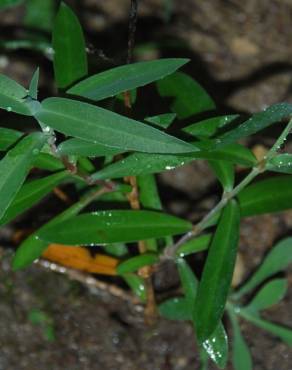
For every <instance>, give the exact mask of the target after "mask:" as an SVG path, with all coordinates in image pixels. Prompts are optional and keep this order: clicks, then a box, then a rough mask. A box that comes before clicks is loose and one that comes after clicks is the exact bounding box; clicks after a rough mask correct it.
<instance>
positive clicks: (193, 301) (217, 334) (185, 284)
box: [176, 258, 228, 368]
mask: <svg viewBox="0 0 292 370" xmlns="http://www.w3.org/2000/svg"><path fill="white" fill-rule="evenodd" d="M176 263H177V267H178V272H179V276H180V280H181V284H182V288H183V292H184V294H185V305H186V307H187V308H188V312H189V317H191V320H192V321H193V325H194V328H195V332H196V322H195V321H194V310H195V307H196V305H197V304H198V300H197V289H198V280H197V278H196V276H195V274H194V273H193V271H192V269H191V268H190V266H189V265H188V264H187V262H186V261H185V260H184V259H183V258H178V259H177V261H176ZM186 307H185V309H186ZM201 345H202V347H203V350H204V351H205V352H206V353H207V355H208V356H209V357H210V358H211V360H212V361H214V362H215V363H216V365H217V366H218V367H219V368H224V367H225V365H226V361H227V358H228V341H227V335H226V333H225V330H224V327H223V325H222V323H221V322H219V323H218V325H217V327H216V328H215V330H214V331H213V333H211V335H210V336H208V337H207V338H205V340H204V341H203V342H202V343H201Z"/></svg>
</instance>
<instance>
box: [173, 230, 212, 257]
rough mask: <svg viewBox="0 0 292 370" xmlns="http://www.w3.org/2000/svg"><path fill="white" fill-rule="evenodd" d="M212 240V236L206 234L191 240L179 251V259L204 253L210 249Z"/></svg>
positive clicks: (177, 253)
mask: <svg viewBox="0 0 292 370" xmlns="http://www.w3.org/2000/svg"><path fill="white" fill-rule="evenodd" d="M211 239H212V234H205V235H201V236H199V237H197V238H195V239H191V240H189V241H188V242H186V243H184V244H182V246H181V247H180V248H179V249H178V250H177V252H176V255H177V256H179V257H184V256H188V255H189V254H192V253H198V252H202V251H204V250H206V249H208V247H209V244H210V242H211Z"/></svg>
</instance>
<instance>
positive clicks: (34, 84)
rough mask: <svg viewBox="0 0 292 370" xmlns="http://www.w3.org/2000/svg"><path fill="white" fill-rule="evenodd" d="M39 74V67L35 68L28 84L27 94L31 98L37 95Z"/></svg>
mask: <svg viewBox="0 0 292 370" xmlns="http://www.w3.org/2000/svg"><path fill="white" fill-rule="evenodd" d="M39 75H40V70H39V68H37V69H36V71H35V72H34V74H33V76H32V79H31V81H30V84H29V88H28V94H29V96H30V97H31V98H33V99H37V97H38V84H39Z"/></svg>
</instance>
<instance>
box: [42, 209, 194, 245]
mask: <svg viewBox="0 0 292 370" xmlns="http://www.w3.org/2000/svg"><path fill="white" fill-rule="evenodd" d="M191 228H192V225H191V224H190V223H189V222H187V221H184V220H182V219H179V218H177V217H174V216H170V215H167V214H163V213H158V212H152V211H101V212H95V213H91V214H82V215H80V216H76V217H73V218H71V219H70V220H67V221H64V222H60V223H58V224H55V225H53V226H50V227H47V228H46V230H44V231H42V232H40V233H39V234H38V236H39V238H40V239H42V240H45V241H49V242H54V243H60V244H68V245H98V244H108V243H119V242H134V241H138V240H144V239H149V238H159V237H163V236H167V235H176V234H182V233H184V232H187V231H189V230H191Z"/></svg>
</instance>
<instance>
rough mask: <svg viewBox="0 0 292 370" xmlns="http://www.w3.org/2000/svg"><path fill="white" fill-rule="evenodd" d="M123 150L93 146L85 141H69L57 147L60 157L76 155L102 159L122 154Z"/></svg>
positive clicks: (100, 145) (99, 145)
mask: <svg viewBox="0 0 292 370" xmlns="http://www.w3.org/2000/svg"><path fill="white" fill-rule="evenodd" d="M122 152H123V149H118V148H111V147H109V146H106V145H102V144H93V143H90V142H88V141H85V140H80V139H69V140H66V141H63V142H62V143H61V144H60V145H59V146H58V153H59V154H60V155H77V156H80V155H82V156H85V157H102V156H106V155H116V154H119V153H122Z"/></svg>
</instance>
